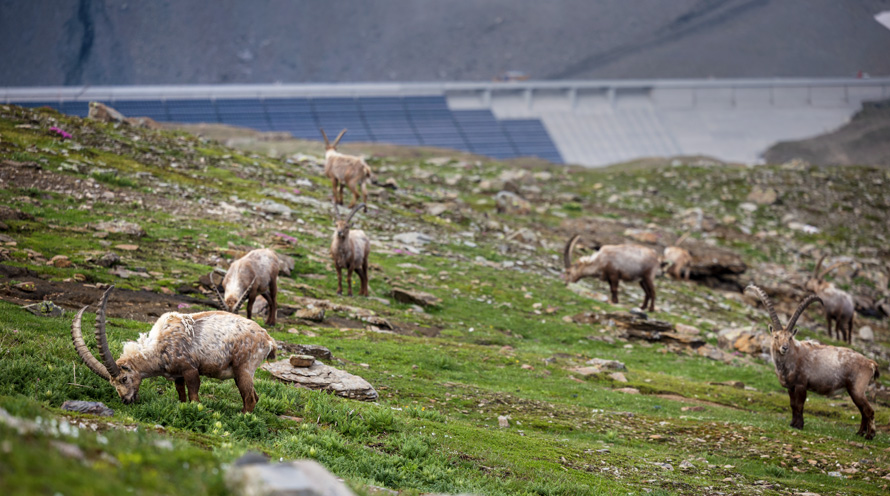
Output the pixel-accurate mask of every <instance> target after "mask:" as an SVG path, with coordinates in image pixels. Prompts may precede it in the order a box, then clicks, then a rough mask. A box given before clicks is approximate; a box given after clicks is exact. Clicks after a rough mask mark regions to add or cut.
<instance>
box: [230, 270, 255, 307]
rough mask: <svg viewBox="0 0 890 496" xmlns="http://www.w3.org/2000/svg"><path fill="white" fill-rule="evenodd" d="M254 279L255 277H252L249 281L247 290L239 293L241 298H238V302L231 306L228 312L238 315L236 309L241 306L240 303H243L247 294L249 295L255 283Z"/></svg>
mask: <svg viewBox="0 0 890 496" xmlns="http://www.w3.org/2000/svg"><path fill="white" fill-rule="evenodd" d="M256 277H257V276H253V279H251V281H250V284H248V285H247V288H246V289H245V290H244V292H243V293H241V297H240V298H238V302H237V303H235V306H233V307H232V309H231V310H229V311H230V312H232V313H235V314H237V313H238V308H239V307H240V306H241V304H242V303H244V299H245V298H247V294H248V293H250V290H251V288H253V283H255V282H256Z"/></svg>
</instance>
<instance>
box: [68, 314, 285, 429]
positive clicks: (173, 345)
mask: <svg viewBox="0 0 890 496" xmlns="http://www.w3.org/2000/svg"><path fill="white" fill-rule="evenodd" d="M103 311H104V306H103ZM82 313H83V311H81V313H79V314H78V316H77V318H76V319H75V323H74V324H73V325H72V328H73V329H74V328H76V329H77V333H79V332H80V331H79V329H80V315H81V314H82ZM103 329H104V327H103ZM103 332H104V331H103ZM81 339H82V338H81ZM75 346H77V341H76V340H75ZM274 350H275V340H274V339H272V338H271V337H270V336H269V334H268V333H267V332H266V331H265V330H264V329H263V328H262V327H260V326H259V325H258V324H257V323H256V322H254V321H252V320H249V319H246V318H244V317H241V316H239V315H235V314H232V313H228V312H201V313H194V314H183V313H178V312H169V313H165V314H164V315H162V316H161V317H160V318H159V319H158V320H157V321H156V322H155V324H154V325H153V326H152V328H151V330H150V331H149V332H148V333H142V334H140V336H139V338H138V339H137V340H136V341H130V342H127V343H125V344H124V347H123V353H122V354H121V357H120V358H119V359H117V360H115V363H116V365H117V367H118V368H119V369H120V370H119V372H116V374H117V375H114V374H112V373H111V372H110V371H108V370H107V368H106V367H104V366H103V365H101V364H100V365H94V367H93V370H94V371H95V372H96V373H97V374H100V375H102V374H101V372H106V373H107V374H106V375H107V376H111V377H110V379H109V381H110V382H111V385H112V386H113V387H114V388H115V389H116V390H117V392H118V394H119V395H120V397H121V400H122V401H123V402H124V403H132V402H133V401H135V400H136V395H137V393H138V392H139V386H140V385H141V383H142V380H143V379H146V378H148V377H165V378H167V379H170V380H173V381H175V382H176V384H177V393H178V394H179V398H180V401H186V396H185V388H186V386H187V387H188V390H189V396H188V398H189V399H191V400H194V401H197V399H198V387H199V385H200V379H199V376H205V377H212V378H215V379H232V378H234V379H235V382H236V383H237V385H238V389H239V391H240V392H241V396H242V399H243V400H244V409H243V410H242V411H252V410H253V408H254V407H255V406H256V402H257V400H258V396H257V394H256V391H255V390H254V388H253V375H254V372H255V371H256V369H257V368H258V367H259V366H260V365H262V363H263V361H264V360H265V359H266V357H269V356H272V357H274ZM79 352H80V351H79ZM85 360H86V358H85ZM88 365H89V363H88ZM95 367H101V368H105V369H106V370H105V371H102V370H96V368H95ZM106 378H107V377H106Z"/></svg>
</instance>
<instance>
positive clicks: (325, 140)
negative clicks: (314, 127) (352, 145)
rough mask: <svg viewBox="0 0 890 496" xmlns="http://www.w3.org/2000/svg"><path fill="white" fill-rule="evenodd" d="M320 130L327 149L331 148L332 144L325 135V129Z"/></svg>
mask: <svg viewBox="0 0 890 496" xmlns="http://www.w3.org/2000/svg"><path fill="white" fill-rule="evenodd" d="M318 130H319V131H321V137H322V138H324V146H325V148H327V147H329V146H330V145H331V142H330V141H328V135H327V134H325V133H324V129H322V128H318Z"/></svg>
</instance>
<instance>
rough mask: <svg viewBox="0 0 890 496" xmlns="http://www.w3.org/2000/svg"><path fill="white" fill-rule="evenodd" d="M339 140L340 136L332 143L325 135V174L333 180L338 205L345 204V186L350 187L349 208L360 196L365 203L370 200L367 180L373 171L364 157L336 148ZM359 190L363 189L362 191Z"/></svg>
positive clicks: (335, 199) (332, 184)
mask: <svg viewBox="0 0 890 496" xmlns="http://www.w3.org/2000/svg"><path fill="white" fill-rule="evenodd" d="M343 132H344V133H345V132H346V130H345V129H344V130H343ZM338 141H339V138H338V139H337V140H336V141H334V143H333V144H330V143H328V142H327V136H325V148H326V149H325V153H324V158H325V161H324V174H325V176H327V178H328V179H330V180H331V187H332V188H333V190H334V202H336V203H337V204H338V205H342V204H343V187H344V186H345V187H347V188H349V191H351V192H352V196H353V198H352V203H350V204H349V208H352V207H354V206H355V204H356V203H357V202H358V200H359V197H360V196H361V200H362V202H363V203H367V202H368V185H367V181H368V180H370V179H371V178H372V176H373V173H372V172H371V167H370V166H369V165H368V163H367V162H365V159H364V158H362V157H359V156H357V155H346V154H345V153H340V152H338V151H337V150H336V149H335V148H334V147H336V146H337V142H338ZM359 190H361V193H360V192H359ZM366 211H367V209H366Z"/></svg>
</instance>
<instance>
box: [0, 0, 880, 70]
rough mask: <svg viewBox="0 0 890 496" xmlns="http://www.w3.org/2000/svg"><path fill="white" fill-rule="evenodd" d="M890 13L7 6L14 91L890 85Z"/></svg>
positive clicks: (391, 4)
mask: <svg viewBox="0 0 890 496" xmlns="http://www.w3.org/2000/svg"><path fill="white" fill-rule="evenodd" d="M883 10H890V2H888V1H887V0H781V1H780V0H675V1H671V2H664V1H658V0H644V1H635V2H626V1H621V0H609V1H599V2H589V1H584V0H565V1H559V2H540V1H531V0H519V1H517V0H488V1H485V2H479V1H470V0H459V1H449V2H440V1H435V0H387V1H333V2H317V1H312V0H301V1H289V0H270V1H266V2H260V3H257V2H247V1H243V0H227V1H221V2H215V3H214V4H213V7H212V8H209V7H208V6H207V4H206V3H205V2H197V1H179V2H105V1H98V0H80V1H78V2H64V3H63V4H59V3H58V2H51V1H48V0H16V1H11V2H4V6H3V12H2V14H0V50H2V53H3V54H4V56H3V57H2V58H0V86H34V85H40V86H48V85H104V84H116V85H120V84H200V83H272V82H284V83H299V82H332V81H347V82H354V81H394V80H398V81H456V80H490V79H491V78H493V77H495V76H497V75H498V74H501V73H503V72H504V71H510V70H516V71H521V72H524V73H525V74H527V75H528V76H529V77H531V78H532V79H589V78H706V77H717V78H733V77H850V76H854V75H856V74H857V73H858V72H860V71H862V72H865V73H870V74H873V75H886V74H890V59H888V57H886V53H887V48H888V47H890V30H887V29H886V28H884V27H883V26H881V25H880V24H879V23H878V22H876V21H875V19H874V15H875V14H876V13H877V12H879V11H883Z"/></svg>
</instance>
